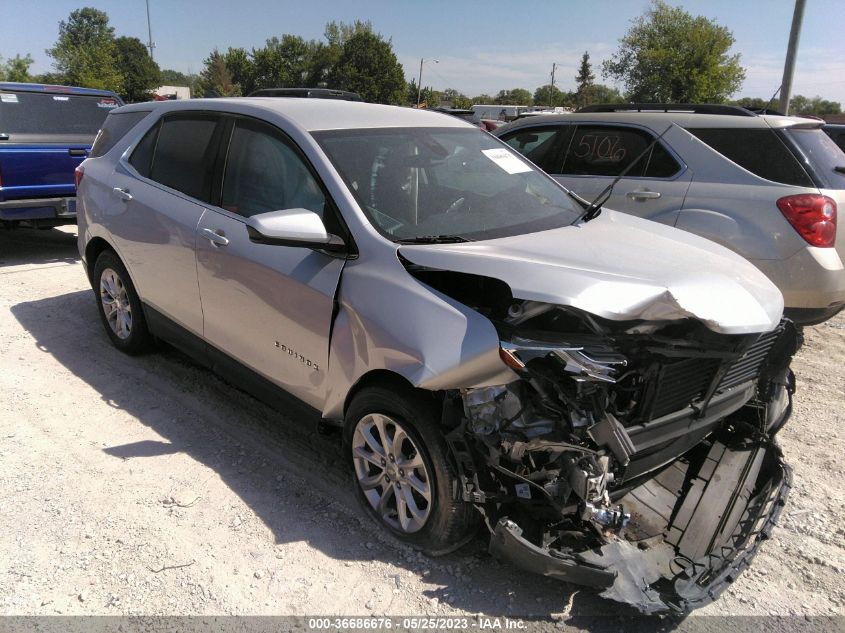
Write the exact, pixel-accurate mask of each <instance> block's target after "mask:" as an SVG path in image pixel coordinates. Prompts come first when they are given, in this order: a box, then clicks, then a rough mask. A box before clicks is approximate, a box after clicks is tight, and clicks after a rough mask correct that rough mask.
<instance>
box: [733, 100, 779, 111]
mask: <svg viewBox="0 0 845 633" xmlns="http://www.w3.org/2000/svg"><path fill="white" fill-rule="evenodd" d="M728 103H729V104H730V105H738V106H740V107H742V108H748V109H749V110H762V109H764V108H765V107H766V106H768V105H769V101H768V100H767V99H762V98H760V97H743V98H742V99H736V100H734V101H728Z"/></svg>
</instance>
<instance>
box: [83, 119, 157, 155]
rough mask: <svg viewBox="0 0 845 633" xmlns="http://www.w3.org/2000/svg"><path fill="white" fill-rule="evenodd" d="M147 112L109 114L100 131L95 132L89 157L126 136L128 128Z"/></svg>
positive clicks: (107, 148) (103, 150)
mask: <svg viewBox="0 0 845 633" xmlns="http://www.w3.org/2000/svg"><path fill="white" fill-rule="evenodd" d="M149 113H150V112H149V110H146V111H144V112H113V113H112V114H111V115H110V116H108V117H106V122H105V123H103V127H102V128H101V129H100V133H99V134H97V138H96V139H95V140H94V146H93V147H92V148H91V153H90V154H89V156H90V157H91V158H97V157H98V156H102V155H103V154H105V153H106V152H108V151H109V150H110V149H111V148H112V147H114V146H115V145H116V144H117V142H118V141H119V140H120V139H122V138H123V137H124V136H126V133H127V132H128V131H129V130H131V129H132V128H133V127H135V125H136V124H137V123H139V122H140V121H141V120H142V119H144V118H145V117H146V116H147V115H148V114H149Z"/></svg>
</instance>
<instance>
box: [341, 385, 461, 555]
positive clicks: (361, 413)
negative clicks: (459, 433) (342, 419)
mask: <svg viewBox="0 0 845 633" xmlns="http://www.w3.org/2000/svg"><path fill="white" fill-rule="evenodd" d="M344 440H345V441H344V447H345V451H346V454H347V456H348V459H349V463H350V466H351V469H352V472H353V479H354V485H355V489H356V493H357V496H358V499H359V501H360V502H361V504H362V505H363V506H364V508H365V510H366V511H367V512H368V513H369V514H370V516H372V517H373V518H374V519H375V520H376V521H377V522H378V523H379V524H381V525H382V526H383V527H385V528H386V529H387V530H389V531H390V532H391V533H393V534H394V535H395V536H396V537H398V538H399V539H400V540H402V541H405V542H407V543H409V544H411V545H414V546H417V547H419V548H420V549H422V550H424V551H425V552H427V553H429V554H433V555H436V554H445V553H447V552H450V551H452V550H454V549H456V548H458V547H460V546H461V545H463V544H464V543H466V542H467V541H468V540H469V539H470V538H471V537H472V534H473V532H474V529H475V527H476V525H477V514H476V513H475V511H474V510H473V508H472V507H471V506H470V505H469V504H467V503H465V502H464V501H463V500H461V499H455V498H454V495H453V491H455V490H460V486H458V485H457V484H458V480H457V477H456V474H455V470H454V467H453V465H452V464H451V462H450V461H449V459H448V449H447V447H446V441H445V439H444V437H443V434H442V432H441V431H440V429H439V428H438V418H437V414H436V407H435V406H433V403H432V402H430V401H428V399H427V398H426V397H424V396H423V395H422V394H419V393H416V392H413V391H412V390H411V389H407V390H396V389H389V390H388V389H386V388H383V387H370V388H367V389H364V390H362V391H361V392H360V393H358V394H357V395H356V396H355V397H354V399H353V400H352V403H351V404H350V406H349V410H348V412H347V416H346V426H345V431H344Z"/></svg>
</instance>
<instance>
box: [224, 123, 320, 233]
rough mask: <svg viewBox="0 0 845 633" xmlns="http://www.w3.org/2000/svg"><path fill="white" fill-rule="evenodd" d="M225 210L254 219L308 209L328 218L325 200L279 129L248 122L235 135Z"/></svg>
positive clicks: (228, 162)
mask: <svg viewBox="0 0 845 633" xmlns="http://www.w3.org/2000/svg"><path fill="white" fill-rule="evenodd" d="M220 206H221V207H223V208H224V209H226V210H227V211H231V212H232V213H238V214H240V215H243V216H246V217H249V216H252V215H255V214H256V213H265V212H267V211H279V210H281V209H295V208H303V209H309V210H310V211H314V212H315V213H318V214H320V216H321V217H322V216H323V211H324V209H325V206H326V198H325V196H324V195H323V192H322V190H321V189H320V186H319V184H318V183H317V181H316V179H315V178H314V176H313V175H312V174H311V172H310V170H309V169H308V167H307V166H306V164H305V163H304V162H303V159H302V158H301V157H300V156H299V154H298V153H297V152H296V151H295V150H294V149H293V147H291V145H290V144H289V143H288V142H287V141H286V139H285V138H284V137H283V135H282V134H281V133H280V132H278V131H277V130H276V129H275V128H273V127H271V126H269V125H266V124H263V123H259V122H256V121H250V120H246V119H241V120H238V122H237V123H236V124H235V129H234V131H233V132H232V141H231V144H230V145H229V156H228V158H227V160H226V170H225V174H224V176H223V199H222V201H221V204H220Z"/></svg>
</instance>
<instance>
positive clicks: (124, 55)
mask: <svg viewBox="0 0 845 633" xmlns="http://www.w3.org/2000/svg"><path fill="white" fill-rule="evenodd" d="M114 43H115V48H116V49H117V68H118V70H119V71H120V74H121V75H122V76H123V82H122V83H123V90H122V91H121V93H120V96H122V97H123V98H124V100H126V101H127V102H129V103H133V102H136V101H149V100H150V99H151V98H152V91H153V90H154V89H156V88H158V87H159V86H160V85H161V69H160V68H159V67H158V64H156V63H155V61H153V58H152V57H150V54H149V52H147V47H146V46H144V43H143V42H141V40H139V39H138V38H137V37H118V38H117V39H116V40H115V42H114Z"/></svg>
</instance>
